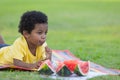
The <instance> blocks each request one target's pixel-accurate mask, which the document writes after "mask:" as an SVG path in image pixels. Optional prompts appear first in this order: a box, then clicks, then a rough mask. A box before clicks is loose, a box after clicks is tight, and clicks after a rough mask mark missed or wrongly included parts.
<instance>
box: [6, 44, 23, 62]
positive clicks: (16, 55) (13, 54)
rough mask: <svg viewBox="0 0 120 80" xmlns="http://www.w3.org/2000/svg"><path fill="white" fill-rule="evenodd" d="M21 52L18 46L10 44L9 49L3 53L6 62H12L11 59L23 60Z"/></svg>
mask: <svg viewBox="0 0 120 80" xmlns="http://www.w3.org/2000/svg"><path fill="white" fill-rule="evenodd" d="M23 56H24V55H23V54H22V52H21V50H20V49H18V47H15V46H11V47H10V49H9V51H8V52H7V53H6V54H5V56H4V57H5V59H6V61H7V63H13V59H18V60H23Z"/></svg>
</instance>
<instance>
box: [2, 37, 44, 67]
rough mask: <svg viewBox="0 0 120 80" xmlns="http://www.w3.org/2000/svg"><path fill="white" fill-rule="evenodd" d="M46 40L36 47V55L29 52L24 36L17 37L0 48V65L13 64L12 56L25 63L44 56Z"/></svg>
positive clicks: (41, 58) (35, 60) (33, 61)
mask: <svg viewBox="0 0 120 80" xmlns="http://www.w3.org/2000/svg"><path fill="white" fill-rule="evenodd" d="M45 46H46V42H45V43H44V44H43V45H42V46H39V47H37V49H36V56H34V55H32V53H31V52H30V50H29V48H28V45H27V42H26V40H25V38H24V36H21V37H19V38H18V39H16V41H15V42H14V43H13V45H11V46H7V47H3V48H1V49H0V65H4V64H10V65H12V64H13V58H15V59H19V60H21V61H23V62H26V63H35V62H37V61H39V60H43V59H45V58H46V55H45Z"/></svg>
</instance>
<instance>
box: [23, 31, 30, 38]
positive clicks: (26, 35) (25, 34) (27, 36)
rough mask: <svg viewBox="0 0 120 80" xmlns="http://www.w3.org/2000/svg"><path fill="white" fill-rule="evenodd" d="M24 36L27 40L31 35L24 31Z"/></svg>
mask: <svg viewBox="0 0 120 80" xmlns="http://www.w3.org/2000/svg"><path fill="white" fill-rule="evenodd" d="M23 36H24V37H25V38H29V36H30V34H29V33H28V31H26V30H24V31H23Z"/></svg>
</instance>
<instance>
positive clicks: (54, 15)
mask: <svg viewBox="0 0 120 80" xmlns="http://www.w3.org/2000/svg"><path fill="white" fill-rule="evenodd" d="M119 4H120V1H119V0H102V1H100V0H85V1H82V0H60V1H56V0H50V1H49V0H44V1H40V0H35V1H33V0H25V1H22V0H17V1H16V0H3V1H0V10H1V11H0V34H2V35H3V36H4V39H5V41H6V43H8V44H12V43H13V42H14V40H15V39H16V38H17V37H18V36H19V35H20V34H19V33H18V31H17V30H18V28H17V26H18V24H19V20H20V16H21V15H22V14H23V13H24V12H25V11H27V10H40V11H43V12H45V13H46V14H47V15H48V17H49V33H48V38H47V43H48V45H49V47H51V48H52V49H62V50H63V49H69V50H70V51H71V52H72V53H74V55H76V56H77V57H79V58H81V59H82V60H90V61H92V62H95V63H98V64H100V65H102V66H105V67H107V68H115V69H120V61H119V58H120V46H119V45H120V23H119V21H120V10H119V9H120V5H119ZM0 78H1V80H11V79H12V80H21V79H22V80H25V79H26V78H29V80H33V79H34V80H41V78H40V76H39V74H38V73H36V72H23V71H0ZM101 79H103V80H119V79H120V77H119V76H101V77H96V78H93V79H91V80H101Z"/></svg>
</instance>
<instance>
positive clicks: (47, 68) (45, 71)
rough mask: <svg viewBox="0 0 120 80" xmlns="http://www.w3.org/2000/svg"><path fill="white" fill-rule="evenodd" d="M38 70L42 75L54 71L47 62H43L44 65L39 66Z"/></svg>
mask: <svg viewBox="0 0 120 80" xmlns="http://www.w3.org/2000/svg"><path fill="white" fill-rule="evenodd" d="M38 72H39V73H40V74H43V75H51V74H53V73H54V72H53V71H52V70H51V69H50V68H49V67H48V65H47V64H45V65H44V67H43V68H41V69H40V70H39V71H38Z"/></svg>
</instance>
